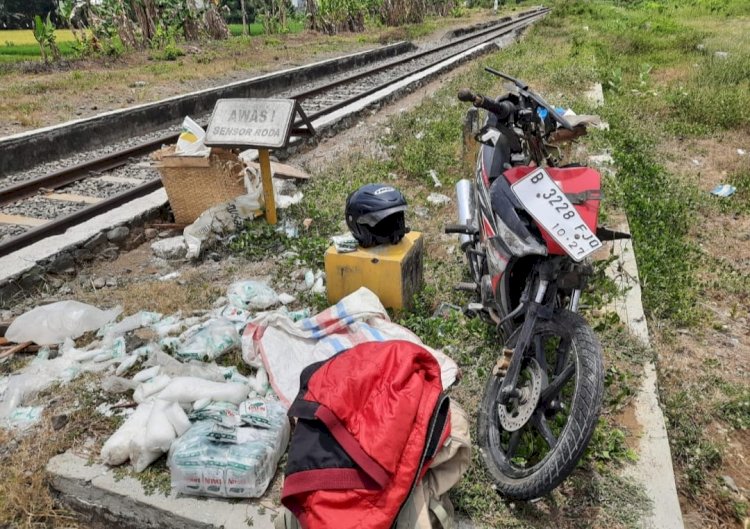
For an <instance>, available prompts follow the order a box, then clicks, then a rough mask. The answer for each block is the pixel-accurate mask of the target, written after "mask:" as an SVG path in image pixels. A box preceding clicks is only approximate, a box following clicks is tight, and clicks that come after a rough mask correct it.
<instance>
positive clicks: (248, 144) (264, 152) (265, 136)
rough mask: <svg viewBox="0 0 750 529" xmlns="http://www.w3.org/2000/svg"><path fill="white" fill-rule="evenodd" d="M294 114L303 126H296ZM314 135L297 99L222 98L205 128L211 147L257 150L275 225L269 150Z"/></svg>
mask: <svg viewBox="0 0 750 529" xmlns="http://www.w3.org/2000/svg"><path fill="white" fill-rule="evenodd" d="M295 116H299V118H300V123H299V124H300V125H304V128H294V125H296V123H295V122H294V118H295ZM292 134H294V135H297V136H303V135H313V134H315V131H314V129H313V127H312V123H310V120H309V119H307V116H306V115H305V113H304V112H303V111H302V108H301V107H300V106H299V103H297V101H295V100H294V99H219V100H218V101H217V102H216V106H215V107H214V112H213V114H212V115H211V121H210V122H209V124H208V130H207V131H206V140H205V144H206V145H208V146H209V147H227V148H237V147H240V148H243V147H244V148H255V149H258V159H259V160H258V161H259V162H260V175H261V180H262V182H263V198H264V201H265V209H266V221H267V222H268V223H269V224H276V201H275V199H274V193H273V178H272V174H271V158H270V149H280V148H282V147H285V146H286V145H287V144H288V142H289V138H290V136H291V135H292Z"/></svg>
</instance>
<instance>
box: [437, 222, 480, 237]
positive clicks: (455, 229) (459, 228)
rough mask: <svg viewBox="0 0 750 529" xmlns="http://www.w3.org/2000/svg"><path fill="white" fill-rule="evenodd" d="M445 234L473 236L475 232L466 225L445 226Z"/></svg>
mask: <svg viewBox="0 0 750 529" xmlns="http://www.w3.org/2000/svg"><path fill="white" fill-rule="evenodd" d="M445 233H460V234H462V235H474V234H476V233H477V230H476V229H475V228H474V227H473V226H470V225H468V224H446V225H445Z"/></svg>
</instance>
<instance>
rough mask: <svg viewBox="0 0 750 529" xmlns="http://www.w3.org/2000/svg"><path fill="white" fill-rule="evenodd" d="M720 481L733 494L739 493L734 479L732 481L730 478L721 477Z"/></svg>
mask: <svg viewBox="0 0 750 529" xmlns="http://www.w3.org/2000/svg"><path fill="white" fill-rule="evenodd" d="M721 480H722V481H723V482H724V485H726V486H727V488H728V489H729V490H731V491H732V492H734V493H735V494H739V493H740V489H739V488H738V487H737V484H736V483H735V482H734V479H732V476H726V475H724V476H721Z"/></svg>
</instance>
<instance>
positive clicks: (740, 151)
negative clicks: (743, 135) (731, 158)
mask: <svg viewBox="0 0 750 529" xmlns="http://www.w3.org/2000/svg"><path fill="white" fill-rule="evenodd" d="M737 154H739V155H740V156H745V155H746V154H747V151H746V150H745V149H737Z"/></svg>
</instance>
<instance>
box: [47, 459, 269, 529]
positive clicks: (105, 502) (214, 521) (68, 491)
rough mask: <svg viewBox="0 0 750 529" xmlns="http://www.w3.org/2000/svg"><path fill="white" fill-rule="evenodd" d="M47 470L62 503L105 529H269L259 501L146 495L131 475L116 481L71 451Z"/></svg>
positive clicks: (49, 464)
mask: <svg viewBox="0 0 750 529" xmlns="http://www.w3.org/2000/svg"><path fill="white" fill-rule="evenodd" d="M47 473H48V474H49V476H50V478H51V482H52V487H53V488H54V489H55V490H57V491H58V492H60V494H61V497H62V500H63V501H64V502H66V503H68V504H69V505H70V506H71V507H72V508H74V509H76V510H78V511H80V512H82V513H84V514H90V515H93V517H94V518H95V519H96V520H98V521H99V522H101V523H103V524H105V526H109V527H120V528H130V527H133V528H139V529H142V528H154V529H156V528H158V529H213V528H223V529H247V528H248V527H252V528H253V529H273V520H272V519H271V517H272V516H273V514H274V511H273V509H269V508H265V507H264V506H263V505H262V504H261V502H260V501H257V500H233V501H230V500H222V499H207V498H192V497H189V496H179V497H178V496H177V495H176V494H175V493H174V492H173V493H172V494H170V495H169V496H163V495H161V494H153V495H151V496H147V495H146V494H145V493H144V492H143V487H142V486H141V484H140V482H138V481H137V480H136V479H134V478H130V477H126V478H123V479H121V480H119V481H117V480H116V479H115V476H114V473H113V472H112V470H110V469H108V468H107V467H105V466H103V465H99V464H96V463H94V464H91V465H89V464H88V461H87V459H85V458H83V457H81V456H78V455H76V454H73V453H71V452H66V453H64V454H61V455H59V456H55V457H54V458H52V459H51V460H50V461H49V463H48V464H47Z"/></svg>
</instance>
